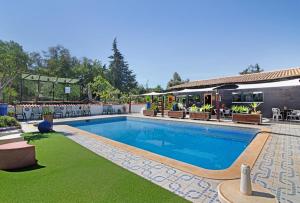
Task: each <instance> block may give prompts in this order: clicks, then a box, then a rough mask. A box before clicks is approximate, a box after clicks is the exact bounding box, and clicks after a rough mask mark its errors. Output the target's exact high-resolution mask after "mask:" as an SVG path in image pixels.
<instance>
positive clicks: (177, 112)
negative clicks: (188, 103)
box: [168, 102, 186, 118]
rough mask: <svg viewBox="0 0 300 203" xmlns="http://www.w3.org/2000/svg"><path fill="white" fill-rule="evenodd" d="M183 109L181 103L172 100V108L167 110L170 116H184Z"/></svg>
mask: <svg viewBox="0 0 300 203" xmlns="http://www.w3.org/2000/svg"><path fill="white" fill-rule="evenodd" d="M185 115H186V114H185V110H184V107H183V104H182V103H177V102H174V103H173V106H172V109H171V110H170V111H168V116H169V117H170V118H185Z"/></svg>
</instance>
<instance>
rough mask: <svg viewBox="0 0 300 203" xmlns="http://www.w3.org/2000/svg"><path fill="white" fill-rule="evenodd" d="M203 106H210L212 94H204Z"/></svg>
mask: <svg viewBox="0 0 300 203" xmlns="http://www.w3.org/2000/svg"><path fill="white" fill-rule="evenodd" d="M204 104H209V105H212V94H204Z"/></svg>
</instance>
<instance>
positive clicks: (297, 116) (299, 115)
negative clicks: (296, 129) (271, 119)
mask: <svg viewBox="0 0 300 203" xmlns="http://www.w3.org/2000/svg"><path fill="white" fill-rule="evenodd" d="M287 120H293V121H296V120H300V110H293V111H292V113H291V114H290V115H287Z"/></svg>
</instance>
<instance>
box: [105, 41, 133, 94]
mask: <svg viewBox="0 0 300 203" xmlns="http://www.w3.org/2000/svg"><path fill="white" fill-rule="evenodd" d="M112 51H113V55H111V56H110V57H109V59H111V61H110V64H109V68H108V73H107V78H108V80H109V82H110V84H112V85H113V86H114V87H115V88H117V89H119V90H120V91H121V92H123V93H129V92H130V91H131V90H132V89H134V88H136V87H137V82H136V79H135V74H134V73H133V71H132V70H130V69H129V65H128V63H127V62H126V61H125V60H124V57H123V55H122V54H121V52H120V51H119V49H118V46H117V39H116V38H115V39H114V41H113V48H112Z"/></svg>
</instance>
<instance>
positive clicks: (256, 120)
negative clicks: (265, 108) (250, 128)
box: [232, 113, 262, 125]
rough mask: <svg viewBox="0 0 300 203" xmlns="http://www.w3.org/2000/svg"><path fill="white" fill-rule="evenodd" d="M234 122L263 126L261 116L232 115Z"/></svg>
mask: <svg viewBox="0 0 300 203" xmlns="http://www.w3.org/2000/svg"><path fill="white" fill-rule="evenodd" d="M232 121H233V122H236V123H250V124H256V125H258V124H261V123H262V116H261V114H241V113H234V114H232Z"/></svg>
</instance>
